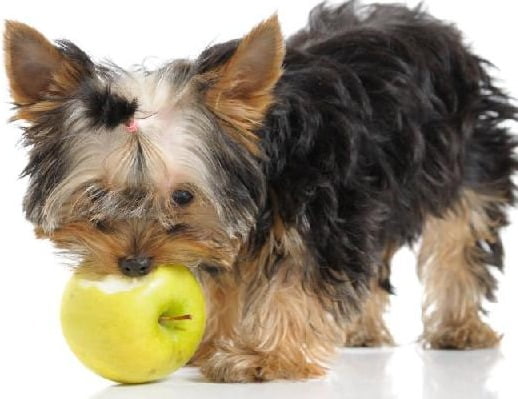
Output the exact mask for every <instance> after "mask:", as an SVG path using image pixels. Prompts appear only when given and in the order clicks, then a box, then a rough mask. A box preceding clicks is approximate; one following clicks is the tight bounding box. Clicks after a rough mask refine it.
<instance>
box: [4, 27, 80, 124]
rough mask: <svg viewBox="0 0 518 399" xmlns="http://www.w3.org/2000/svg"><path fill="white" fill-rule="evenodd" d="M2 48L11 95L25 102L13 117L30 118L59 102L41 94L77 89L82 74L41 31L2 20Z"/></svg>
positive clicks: (53, 94) (68, 91)
mask: <svg viewBox="0 0 518 399" xmlns="http://www.w3.org/2000/svg"><path fill="white" fill-rule="evenodd" d="M4 50H5V53H4V55H5V67H6V71H7V76H8V78H9V83H10V88H11V96H12V97H13V99H14V101H15V102H16V103H17V104H20V105H25V107H22V108H19V109H18V112H17V114H16V115H15V117H14V118H13V119H25V120H34V119H37V117H38V116H39V115H41V114H42V113H44V112H47V111H49V110H52V109H54V108H56V107H57V106H58V105H59V101H55V100H49V99H47V98H45V97H48V95H51V96H54V97H62V96H65V95H66V94H67V93H70V92H71V91H72V90H74V89H75V88H77V85H78V84H79V82H80V76H81V75H82V74H83V71H82V70H81V68H80V67H79V66H78V65H77V64H76V63H75V62H73V61H72V60H69V59H67V58H66V57H65V56H63V55H62V54H61V53H60V52H59V50H58V49H57V48H56V47H55V46H54V45H53V44H52V43H50V42H49V41H48V40H47V39H45V37H44V36H43V35H42V34H41V33H39V32H38V31H36V30H35V29H33V28H31V27H30V26H28V25H25V24H23V23H20V22H15V21H7V22H6V26H5V33H4ZM36 65H38V66H39V68H35V66H36Z"/></svg>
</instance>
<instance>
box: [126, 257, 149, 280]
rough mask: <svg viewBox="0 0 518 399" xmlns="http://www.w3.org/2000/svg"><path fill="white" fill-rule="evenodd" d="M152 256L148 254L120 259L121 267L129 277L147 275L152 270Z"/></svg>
mask: <svg viewBox="0 0 518 399" xmlns="http://www.w3.org/2000/svg"><path fill="white" fill-rule="evenodd" d="M151 264H152V258H150V257H148V256H128V257H126V258H121V259H119V269H120V270H121V272H122V273H123V274H125V275H126V276H129V277H138V276H145V275H146V274H148V273H149V272H150V271H151Z"/></svg>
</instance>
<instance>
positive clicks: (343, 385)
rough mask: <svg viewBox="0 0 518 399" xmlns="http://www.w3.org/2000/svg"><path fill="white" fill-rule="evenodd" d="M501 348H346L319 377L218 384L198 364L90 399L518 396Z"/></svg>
mask: <svg viewBox="0 0 518 399" xmlns="http://www.w3.org/2000/svg"><path fill="white" fill-rule="evenodd" d="M502 352H503V351H502V350H482V351H471V352H449V351H423V350H421V349H420V348H419V347H418V346H416V345H407V346H402V347H398V348H394V349H346V350H343V351H342V353H341V354H340V357H339V359H337V362H336V364H335V365H334V366H333V367H332V369H331V371H330V373H329V375H328V376H327V377H326V378H324V379H320V380H313V381H307V382H282V381H281V382H271V383H262V384H261V383H259V384H214V383H210V382H207V381H206V380H204V379H203V377H202V376H201V375H200V374H199V372H198V370H197V369H196V368H184V369H181V370H179V371H178V372H176V373H175V374H173V375H172V376H171V377H170V378H169V379H167V380H165V381H162V382H160V383H154V384H145V385H137V386H117V385H113V386H110V387H108V388H106V389H104V390H102V391H100V392H98V393H97V394H95V395H94V396H92V397H91V399H122V398H123V399H137V398H138V399H159V398H160V399H163V398H182V399H184V398H185V399H187V398H188V399H196V398H232V399H237V398H246V399H255V398H267V399H280V398H282V399H291V398H293V399H295V398H296V399H306V398H307V399H335V398H336V399H338V398H355V399H357V398H361V399H388V398H390V399H393V398H394V399H395V398H398V399H399V398H412V399H419V398H423V399H462V398H466V399H497V398H498V399H502V398H503V399H507V398H509V399H511V398H514V399H516V398H518V391H517V390H516V385H517V384H516V382H517V381H516V380H517V379H518V371H517V370H518V369H517V368H516V367H513V366H516V364H511V363H515V362H516V359H512V358H511V359H508V358H506V357H505V356H504V355H503V354H502ZM511 370H514V371H512V372H511Z"/></svg>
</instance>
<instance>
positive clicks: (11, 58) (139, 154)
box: [4, 18, 284, 275]
mask: <svg viewBox="0 0 518 399" xmlns="http://www.w3.org/2000/svg"><path fill="white" fill-rule="evenodd" d="M4 49H5V55H6V57H5V58H6V69H7V73H8V77H9V80H10V86H11V94H12V97H13V99H14V102H15V106H16V111H17V113H16V115H15V119H21V120H25V121H26V122H27V123H26V125H25V126H24V127H23V129H24V141H25V143H26V144H27V146H28V147H29V151H30V157H29V164H28V165H27V167H26V169H25V172H24V173H25V174H26V175H28V176H29V177H30V180H29V188H28V192H27V194H26V197H25V203H24V208H25V211H26V213H27V217H28V219H29V220H30V221H31V222H33V223H34V224H35V225H36V230H37V232H38V234H39V235H40V236H42V237H48V238H50V239H51V240H52V241H53V242H55V243H56V245H57V246H58V247H59V248H61V249H64V250H65V252H68V253H72V254H76V255H79V256H80V258H81V260H82V265H83V267H84V268H85V269H88V270H90V271H94V272H97V273H119V272H122V273H125V274H128V275H139V274H145V273H147V272H148V271H149V270H150V269H151V268H152V265H153V264H157V263H165V262H182V263H186V264H188V265H198V264H208V265H209V266H211V267H224V268H229V267H231V265H232V263H233V262H234V258H235V256H236V254H237V252H238V251H239V249H240V246H241V243H242V242H243V240H245V239H246V237H247V235H248V233H249V232H250V229H251V228H252V227H253V225H254V221H255V216H256V212H257V210H258V208H259V207H260V206H261V203H262V201H264V196H265V182H264V176H263V174H262V170H261V157H262V154H261V146H260V142H259V138H258V137H257V136H256V134H255V132H256V130H257V129H258V127H259V126H260V124H261V122H262V120H263V118H264V116H265V113H266V112H267V110H268V107H269V106H270V104H271V103H272V101H273V93H272V90H273V88H274V86H275V83H276V82H277V80H278V78H279V76H280V74H281V64H282V59H283V55H284V53H283V42H282V37H281V34H280V30H279V26H278V22H277V19H276V18H271V19H269V20H267V21H266V22H264V23H262V24H261V25H259V26H258V27H256V28H255V29H254V30H253V31H252V32H251V33H250V34H248V35H247V36H246V37H245V38H244V39H242V40H241V41H235V42H229V43H226V44H223V45H219V46H215V47H212V48H209V49H208V50H206V51H205V52H204V53H202V55H201V56H200V57H199V59H198V60H196V61H187V60H177V61H174V62H171V63H169V64H166V65H165V66H163V67H162V68H160V69H158V70H155V71H145V70H135V71H124V70H122V69H120V68H117V67H115V66H112V65H96V64H94V63H93V62H92V61H91V60H90V58H89V57H88V56H87V55H86V54H85V53H83V52H82V51H81V50H79V49H78V48H77V47H76V46H74V45H73V44H71V43H69V42H59V43H58V45H53V44H51V43H50V42H48V41H47V40H46V39H45V38H44V37H43V36H42V35H41V34H40V33H38V32H37V31H35V30H34V29H32V28H30V27H28V26H26V25H24V24H20V23H15V22H8V24H7V26H6V33H5V40H4Z"/></svg>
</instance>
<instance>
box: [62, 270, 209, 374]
mask: <svg viewBox="0 0 518 399" xmlns="http://www.w3.org/2000/svg"><path fill="white" fill-rule="evenodd" d="M184 315H190V317H191V319H184V320H167V321H164V319H163V318H162V319H161V320H160V317H161V316H166V317H167V316H172V317H174V316H184ZM61 325H62V329H63V334H64V336H65V339H66V341H67V342H68V344H69V346H70V348H71V349H72V352H74V354H75V355H76V356H77V357H78V358H79V360H81V361H82V362H83V363H84V364H85V365H86V366H87V367H88V368H90V369H91V370H93V371H94V372H96V373H97V374H99V375H101V376H103V377H105V378H108V379H110V380H113V381H116V382H121V383H142V382H149V381H154V380H158V379H161V378H163V377H165V376H167V375H168V374H170V373H172V372H173V371H174V370H176V369H178V368H180V367H181V366H183V365H184V364H185V363H187V362H188V361H189V359H190V358H191V357H192V356H193V355H194V352H195V351H196V349H197V347H198V345H199V343H200V341H201V338H202V336H203V332H204V329H205V302H204V297H203V293H202V289H201V287H200V285H199V284H198V282H197V280H196V278H195V277H194V276H193V274H192V273H191V272H190V270H189V269H188V268H187V267H185V266H183V265H164V266H160V267H158V268H156V269H155V270H153V271H152V272H151V273H150V274H148V275H147V276H144V277H139V278H128V277H123V276H109V277H104V278H97V279H95V278H92V277H91V276H90V277H89V276H85V275H81V274H74V275H73V276H72V278H71V279H70V281H69V283H68V285H67V287H66V288H65V292H64V295H63V300H62V306H61Z"/></svg>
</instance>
